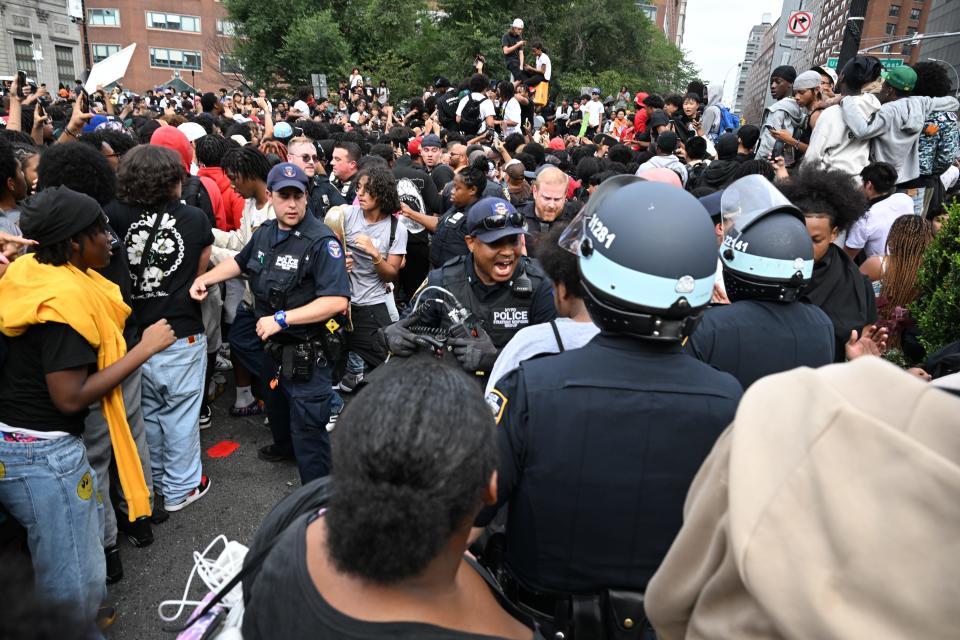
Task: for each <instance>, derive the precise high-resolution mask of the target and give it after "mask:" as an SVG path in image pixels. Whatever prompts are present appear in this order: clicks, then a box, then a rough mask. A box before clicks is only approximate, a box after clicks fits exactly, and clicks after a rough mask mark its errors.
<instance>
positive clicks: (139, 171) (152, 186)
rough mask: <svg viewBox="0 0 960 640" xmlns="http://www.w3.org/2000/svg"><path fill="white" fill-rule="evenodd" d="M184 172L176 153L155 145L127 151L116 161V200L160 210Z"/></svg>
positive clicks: (169, 199)
mask: <svg viewBox="0 0 960 640" xmlns="http://www.w3.org/2000/svg"><path fill="white" fill-rule="evenodd" d="M184 176H185V172H184V170H183V164H182V163H181V161H180V156H179V155H177V152H176V151H171V150H170V149H167V148H166V147H160V146H157V145H155V144H146V145H143V144H142V145H140V146H138V147H135V148H133V149H131V150H130V152H128V153H127V155H125V156H124V157H123V160H121V162H120V171H119V172H118V174H117V178H118V181H117V199H119V200H120V201H122V202H126V203H127V204H135V205H140V206H142V207H160V206H163V205H165V204H167V203H168V202H170V201H171V200H172V199H173V197H174V193H175V189H176V187H177V186H178V185H179V184H181V182H182V181H183V178H184Z"/></svg>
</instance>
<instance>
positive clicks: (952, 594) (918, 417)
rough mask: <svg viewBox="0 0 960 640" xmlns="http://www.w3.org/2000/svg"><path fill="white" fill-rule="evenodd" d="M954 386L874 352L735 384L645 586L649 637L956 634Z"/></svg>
mask: <svg viewBox="0 0 960 640" xmlns="http://www.w3.org/2000/svg"><path fill="white" fill-rule="evenodd" d="M958 496H960V398H958V397H957V396H954V395H950V394H948V393H947V392H944V391H942V390H939V389H937V388H936V387H934V386H932V385H929V384H927V383H924V382H922V381H920V380H919V379H918V378H915V377H913V376H911V375H909V374H906V373H904V372H902V371H900V370H899V369H897V368H896V367H894V366H893V365H890V364H888V363H885V362H883V361H881V360H879V359H877V358H861V359H859V360H857V361H855V362H852V363H849V364H842V365H832V366H828V367H823V368H820V369H816V370H813V369H796V370H794V371H790V372H787V373H783V374H779V375H775V376H770V377H768V378H764V379H762V380H760V381H759V382H757V383H756V384H754V385H753V386H752V387H751V388H750V390H749V391H748V392H747V393H746V395H744V397H743V400H742V402H741V403H740V407H739V409H738V411H737V415H736V419H735V422H734V424H733V425H732V426H731V427H730V428H729V429H728V430H727V431H726V432H725V433H724V434H723V435H722V436H721V438H720V439H719V440H718V441H717V444H716V446H715V447H714V449H713V451H712V453H711V454H710V456H709V457H708V458H707V460H706V461H705V462H704V464H703V467H701V469H700V472H699V473H698V474H697V477H696V479H695V480H694V483H693V485H692V486H691V488H690V493H689V494H688V496H687V501H686V504H685V506H684V525H683V528H682V529H681V530H680V534H679V535H678V536H677V539H676V540H675V541H674V543H673V546H672V547H671V549H670V552H669V553H668V554H667V557H666V559H665V560H664V562H663V564H662V565H661V567H660V569H659V571H657V573H656V575H655V576H654V577H653V580H652V581H651V582H650V585H649V587H648V589H647V599H646V605H647V613H648V615H649V617H650V619H651V621H652V622H653V624H654V626H655V627H656V629H657V633H658V637H659V638H660V639H661V640H679V639H681V638H682V639H685V640H701V639H702V640H720V639H724V640H728V639H734V638H735V639H737V640H750V639H754V638H797V639H800V638H803V639H805V640H810V639H816V640H821V639H849V640H866V639H869V640H884V639H890V640H894V639H896V640H904V639H907V638H918V639H919V638H923V639H924V640H931V639H938V638H944V639H945V638H952V639H954V638H958V637H960V499H958Z"/></svg>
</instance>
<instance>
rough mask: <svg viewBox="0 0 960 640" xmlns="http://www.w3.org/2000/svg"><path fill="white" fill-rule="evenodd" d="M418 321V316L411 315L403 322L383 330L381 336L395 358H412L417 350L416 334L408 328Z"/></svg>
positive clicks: (395, 323)
mask: <svg viewBox="0 0 960 640" xmlns="http://www.w3.org/2000/svg"><path fill="white" fill-rule="evenodd" d="M418 320H419V317H418V316H416V315H413V314H411V315H410V316H408V317H406V318H404V319H403V320H399V321H398V322H394V323H393V324H392V325H390V326H389V327H386V328H384V329H382V330H381V335H382V336H383V341H384V343H385V344H386V346H387V351H389V352H390V353H392V354H393V355H395V356H403V357H406V356H412V355H413V354H414V352H415V351H416V350H417V343H416V342H415V341H414V339H415V338H416V334H414V333H413V332H412V331H410V330H409V329H408V328H407V327H410V326H412V325H414V324H416V323H417V321H418Z"/></svg>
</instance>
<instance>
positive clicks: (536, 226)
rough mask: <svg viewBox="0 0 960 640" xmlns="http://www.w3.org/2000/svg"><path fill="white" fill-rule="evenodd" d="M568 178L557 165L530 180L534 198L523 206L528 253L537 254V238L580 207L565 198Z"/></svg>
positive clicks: (570, 217) (568, 217)
mask: <svg viewBox="0 0 960 640" xmlns="http://www.w3.org/2000/svg"><path fill="white" fill-rule="evenodd" d="M569 182H570V179H569V178H568V177H567V174H565V173H564V172H563V171H561V170H560V169H557V168H556V167H549V166H548V167H546V168H545V169H543V170H541V171H540V173H539V174H537V179H536V180H534V181H533V187H532V192H533V200H531V201H530V202H527V203H525V204H524V205H522V206H521V207H520V208H519V209H518V211H520V213H521V214H523V224H524V226H525V227H526V229H527V253H528V254H529V255H531V256H536V248H537V244H539V242H540V237H541V236H544V235H546V234H547V233H548V232H549V231H550V229H551V228H552V227H553V225H554V224H555V223H556V222H557V221H558V220H567V221H569V220H571V219H573V217H574V216H575V215H577V211H579V209H580V203H579V202H571V201H568V200H567V185H568V184H569Z"/></svg>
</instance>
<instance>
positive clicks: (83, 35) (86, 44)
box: [80, 0, 93, 79]
mask: <svg viewBox="0 0 960 640" xmlns="http://www.w3.org/2000/svg"><path fill="white" fill-rule="evenodd" d="M80 10H81V11H82V12H83V17H81V18H80V41H81V42H82V43H83V64H84V66H85V67H86V74H87V75H89V73H90V69H91V67H93V62H92V61H91V60H90V37H89V36H88V35H87V3H86V2H85V1H84V0H80ZM84 79H86V76H84Z"/></svg>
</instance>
